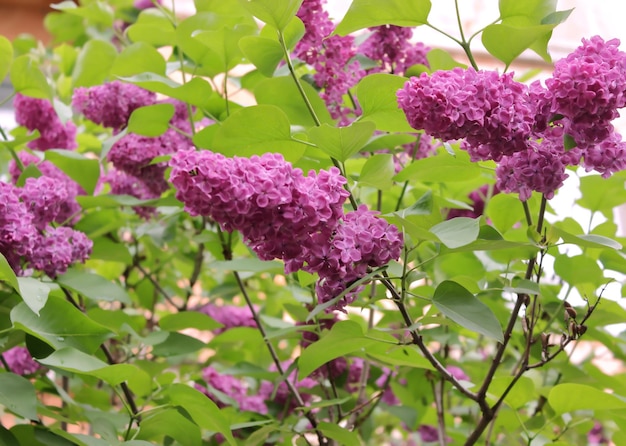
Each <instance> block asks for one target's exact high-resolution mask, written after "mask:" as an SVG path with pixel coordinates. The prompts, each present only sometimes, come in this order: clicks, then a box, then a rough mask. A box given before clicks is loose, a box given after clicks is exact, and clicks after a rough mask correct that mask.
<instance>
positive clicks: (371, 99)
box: [356, 0, 415, 132]
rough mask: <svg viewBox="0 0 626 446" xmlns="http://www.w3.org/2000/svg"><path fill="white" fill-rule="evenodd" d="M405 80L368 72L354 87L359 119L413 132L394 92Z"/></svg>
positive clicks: (381, 126) (385, 127) (378, 127)
mask: <svg viewBox="0 0 626 446" xmlns="http://www.w3.org/2000/svg"><path fill="white" fill-rule="evenodd" d="M403 1H404V0H403ZM406 81H407V79H406V78H405V77H401V76H394V75H392V74H382V73H377V74H370V75H368V76H365V77H364V78H363V79H361V80H360V81H359V83H358V84H357V87H356V95H357V98H358V99H359V104H360V105H361V109H362V110H363V114H362V116H361V118H360V121H373V122H374V123H375V124H376V128H377V129H378V130H385V131H388V132H415V129H413V128H412V127H411V126H410V125H409V123H408V122H407V120H406V116H405V115H404V112H403V111H402V110H401V109H400V108H399V107H398V101H397V99H396V92H397V91H398V90H399V89H400V88H402V87H403V86H404V84H405V82H406Z"/></svg>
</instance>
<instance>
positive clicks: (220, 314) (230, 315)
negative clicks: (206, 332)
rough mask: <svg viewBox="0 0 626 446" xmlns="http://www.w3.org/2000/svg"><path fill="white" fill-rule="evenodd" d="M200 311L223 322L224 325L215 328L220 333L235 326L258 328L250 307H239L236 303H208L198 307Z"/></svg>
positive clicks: (216, 332)
mask: <svg viewBox="0 0 626 446" xmlns="http://www.w3.org/2000/svg"><path fill="white" fill-rule="evenodd" d="M198 311H199V312H200V313H204V314H206V315H207V316H209V317H211V318H212V319H214V320H215V321H216V322H219V323H220V324H222V327H220V328H218V329H215V330H213V332H214V333H215V334H220V333H223V332H225V331H226V330H229V329H231V328H235V327H252V328H256V326H257V325H256V322H255V321H254V317H253V316H252V312H251V311H250V309H249V308H248V307H238V306H236V305H214V304H206V305H204V306H202V307H200V308H198Z"/></svg>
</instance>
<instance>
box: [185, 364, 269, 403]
mask: <svg viewBox="0 0 626 446" xmlns="http://www.w3.org/2000/svg"><path fill="white" fill-rule="evenodd" d="M202 379H203V380H204V382H205V383H206V385H201V384H196V385H195V387H196V389H197V390H199V391H201V392H202V393H204V394H205V395H207V396H208V397H209V398H211V400H213V402H214V403H215V404H217V406H218V407H226V406H233V405H234V406H237V407H238V408H239V409H240V410H248V411H251V412H256V413H260V414H266V413H267V406H266V405H265V401H264V400H263V396H262V395H261V394H257V395H249V394H248V391H249V389H248V386H247V385H246V383H245V382H244V381H242V380H239V379H237V378H235V377H234V376H231V375H226V374H222V373H219V372H218V371H217V370H215V369H214V368H213V367H210V366H209V367H206V368H204V369H203V370H202Z"/></svg>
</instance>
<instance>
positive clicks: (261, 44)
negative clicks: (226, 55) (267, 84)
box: [239, 36, 284, 77]
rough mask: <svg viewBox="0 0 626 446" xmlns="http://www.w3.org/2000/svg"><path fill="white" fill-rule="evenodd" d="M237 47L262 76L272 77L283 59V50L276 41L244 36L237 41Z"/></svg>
mask: <svg viewBox="0 0 626 446" xmlns="http://www.w3.org/2000/svg"><path fill="white" fill-rule="evenodd" d="M239 47H240V48H241V51H243V54H244V55H245V56H246V58H247V59H248V60H249V61H250V62H252V64H253V65H254V66H255V67H257V68H258V69H259V71H260V72H261V73H263V75H264V76H267V77H272V76H273V75H274V71H276V67H277V66H278V64H279V63H280V61H281V60H282V59H283V56H284V54H283V49H282V47H281V46H280V43H278V42H277V41H276V40H272V39H268V38H267V37H261V36H246V37H242V38H241V40H239Z"/></svg>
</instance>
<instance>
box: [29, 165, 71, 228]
mask: <svg viewBox="0 0 626 446" xmlns="http://www.w3.org/2000/svg"><path fill="white" fill-rule="evenodd" d="M64 186H65V185H64V184H63V183H61V184H59V183H58V182H57V181H55V180H54V179H52V178H50V177H46V176H41V177H39V178H32V177H31V178H27V179H26V182H25V183H24V186H23V187H22V188H21V189H20V197H21V199H22V202H23V203H24V204H26V206H27V208H28V209H29V211H30V212H31V213H32V215H33V223H34V224H35V226H36V227H37V229H39V230H43V229H44V228H45V227H46V226H47V225H48V224H49V223H52V222H54V221H57V219H58V217H59V214H60V213H61V206H62V205H63V203H65V202H66V201H67V200H68V198H69V194H68V192H67V189H66V188H65V187H64ZM60 223H63V222H62V221H61V222H60Z"/></svg>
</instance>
